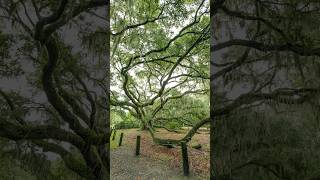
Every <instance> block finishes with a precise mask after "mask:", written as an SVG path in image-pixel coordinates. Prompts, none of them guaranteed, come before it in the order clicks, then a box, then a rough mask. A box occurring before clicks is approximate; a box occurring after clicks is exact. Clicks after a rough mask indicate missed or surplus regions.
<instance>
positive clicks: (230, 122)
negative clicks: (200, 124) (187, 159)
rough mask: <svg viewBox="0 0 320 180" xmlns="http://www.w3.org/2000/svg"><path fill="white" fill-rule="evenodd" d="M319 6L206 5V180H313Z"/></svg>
mask: <svg viewBox="0 0 320 180" xmlns="http://www.w3.org/2000/svg"><path fill="white" fill-rule="evenodd" d="M319 7H320V3H319V2H317V1H292V0H281V1H264V0H244V1H242V0H241V1H240V0H239V1H228V0H215V1H211V41H212V46H211V100H210V102H211V112H210V115H211V119H212V131H211V132H212V134H211V137H212V138H211V149H214V151H212V152H211V167H212V170H211V177H212V178H215V179H257V178H260V179H318V178H319V171H318V169H317V168H316V167H319V164H318V162H319V161H318V160H319V153H318V152H319V146H318V142H319V138H318V135H316V134H318V132H319V125H318V122H319V119H318V117H319V116H318V112H317V111H315V109H317V108H318V107H319V104H318V103H319V85H318V81H319V77H318V75H319V69H318V66H319V62H318V60H319V52H320V51H319V35H318V34H319V29H318V27H319V23H320V22H319V15H320V14H319V13H320V11H319Z"/></svg>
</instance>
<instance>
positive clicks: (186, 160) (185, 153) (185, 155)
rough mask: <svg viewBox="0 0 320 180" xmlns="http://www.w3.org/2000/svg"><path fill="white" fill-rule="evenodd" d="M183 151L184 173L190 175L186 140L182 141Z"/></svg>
mask: <svg viewBox="0 0 320 180" xmlns="http://www.w3.org/2000/svg"><path fill="white" fill-rule="evenodd" d="M181 152H182V165H183V174H184V175H185V176H188V175H189V161H188V150H187V144H186V142H184V141H182V142H181Z"/></svg>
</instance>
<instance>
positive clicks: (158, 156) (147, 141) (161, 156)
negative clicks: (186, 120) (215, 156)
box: [111, 129, 210, 179]
mask: <svg viewBox="0 0 320 180" xmlns="http://www.w3.org/2000/svg"><path fill="white" fill-rule="evenodd" d="M120 132H124V137H123V143H122V144H123V147H121V148H123V149H127V151H129V152H128V153H129V155H130V153H131V154H132V155H133V156H134V153H135V146H136V137H137V135H141V148H140V153H141V157H143V158H147V159H148V158H149V159H150V160H152V161H154V162H156V161H157V160H158V161H159V162H161V163H162V164H164V165H165V166H167V167H169V168H170V169H174V170H175V172H177V171H178V173H180V174H182V155H181V147H174V148H167V147H164V146H160V145H156V144H154V143H153V141H152V138H151V136H150V134H149V132H147V131H140V130H137V129H126V130H119V131H118V132H117V136H119V135H120ZM185 133H186V131H185V132H182V133H173V132H168V131H166V130H164V129H157V133H156V136H157V137H159V138H170V139H180V138H182V137H183V136H184V135H185ZM117 140H118V138H117V139H116V140H115V141H117ZM194 143H199V144H201V145H202V148H201V149H200V150H199V149H194V148H192V147H191V145H192V144H194ZM209 147H210V146H209V132H207V131H201V132H200V133H199V134H196V135H195V136H194V137H193V138H192V140H191V141H190V142H189V143H188V156H189V165H190V173H191V174H192V176H194V177H193V178H194V179H209V178H208V177H209V162H210V161H209V160H210V157H209V156H210V148H209ZM121 148H120V149H121ZM112 151H117V149H113V150H112ZM112 151H111V160H112V159H113V157H112V156H113V155H112ZM130 151H131V152H130ZM117 156H120V155H119V154H118V155H117ZM124 158H125V157H124ZM116 161H117V160H116ZM136 163H137V162H136ZM111 164H112V163H111Z"/></svg>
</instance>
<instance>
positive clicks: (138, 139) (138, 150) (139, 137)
mask: <svg viewBox="0 0 320 180" xmlns="http://www.w3.org/2000/svg"><path fill="white" fill-rule="evenodd" d="M140 139H141V136H137V144H136V156H138V155H139V154H140Z"/></svg>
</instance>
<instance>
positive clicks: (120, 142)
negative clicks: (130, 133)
mask: <svg viewBox="0 0 320 180" xmlns="http://www.w3.org/2000/svg"><path fill="white" fill-rule="evenodd" d="M122 138H123V133H121V134H120V140H119V146H121V144H122Z"/></svg>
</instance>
